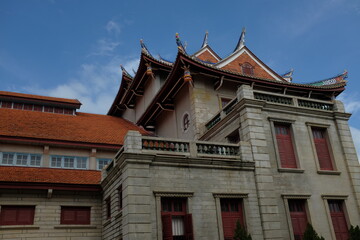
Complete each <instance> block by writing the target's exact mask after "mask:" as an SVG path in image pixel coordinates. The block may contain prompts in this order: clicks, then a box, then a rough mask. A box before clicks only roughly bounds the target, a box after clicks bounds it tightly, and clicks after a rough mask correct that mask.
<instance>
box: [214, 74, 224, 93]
mask: <svg viewBox="0 0 360 240" xmlns="http://www.w3.org/2000/svg"><path fill="white" fill-rule="evenodd" d="M223 83H224V76H221V77H220V79H219V80H217V81H215V83H214V89H215V91H217V90H219V89H220V88H221V87H222V85H223Z"/></svg>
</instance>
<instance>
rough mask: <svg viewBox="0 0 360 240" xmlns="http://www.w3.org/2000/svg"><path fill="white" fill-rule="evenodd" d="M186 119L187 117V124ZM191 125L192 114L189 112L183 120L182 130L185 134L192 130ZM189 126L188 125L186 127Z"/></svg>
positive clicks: (184, 115) (185, 113)
mask: <svg viewBox="0 0 360 240" xmlns="http://www.w3.org/2000/svg"><path fill="white" fill-rule="evenodd" d="M185 117H187V122H185ZM190 123H191V119H190V114H189V113H188V112H184V114H183V116H182V118H181V129H182V131H183V132H184V133H186V132H188V131H189V129H190V125H191V124H190ZM185 124H187V125H185Z"/></svg>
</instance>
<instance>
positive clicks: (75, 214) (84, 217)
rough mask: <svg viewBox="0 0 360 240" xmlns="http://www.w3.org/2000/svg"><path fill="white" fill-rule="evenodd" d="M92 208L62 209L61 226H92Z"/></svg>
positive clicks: (70, 207)
mask: <svg viewBox="0 0 360 240" xmlns="http://www.w3.org/2000/svg"><path fill="white" fill-rule="evenodd" d="M90 213H91V208H90V207H72V206H64V207H61V219H60V224H90Z"/></svg>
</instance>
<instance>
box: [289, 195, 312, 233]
mask: <svg viewBox="0 0 360 240" xmlns="http://www.w3.org/2000/svg"><path fill="white" fill-rule="evenodd" d="M289 210H290V217H291V223H292V227H293V233H294V238H295V240H301V239H302V238H303V236H304V232H305V229H306V225H307V223H308V221H307V216H306V211H305V201H304V200H289Z"/></svg>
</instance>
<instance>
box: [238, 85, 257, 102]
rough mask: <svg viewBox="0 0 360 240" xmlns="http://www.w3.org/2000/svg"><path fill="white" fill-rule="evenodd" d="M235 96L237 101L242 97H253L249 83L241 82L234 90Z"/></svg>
mask: <svg viewBox="0 0 360 240" xmlns="http://www.w3.org/2000/svg"><path fill="white" fill-rule="evenodd" d="M236 97H237V99H238V101H240V100H241V99H243V98H250V99H254V92H253V90H252V89H251V87H250V86H249V85H245V84H243V85H241V86H240V87H239V88H238V90H237V92H236Z"/></svg>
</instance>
